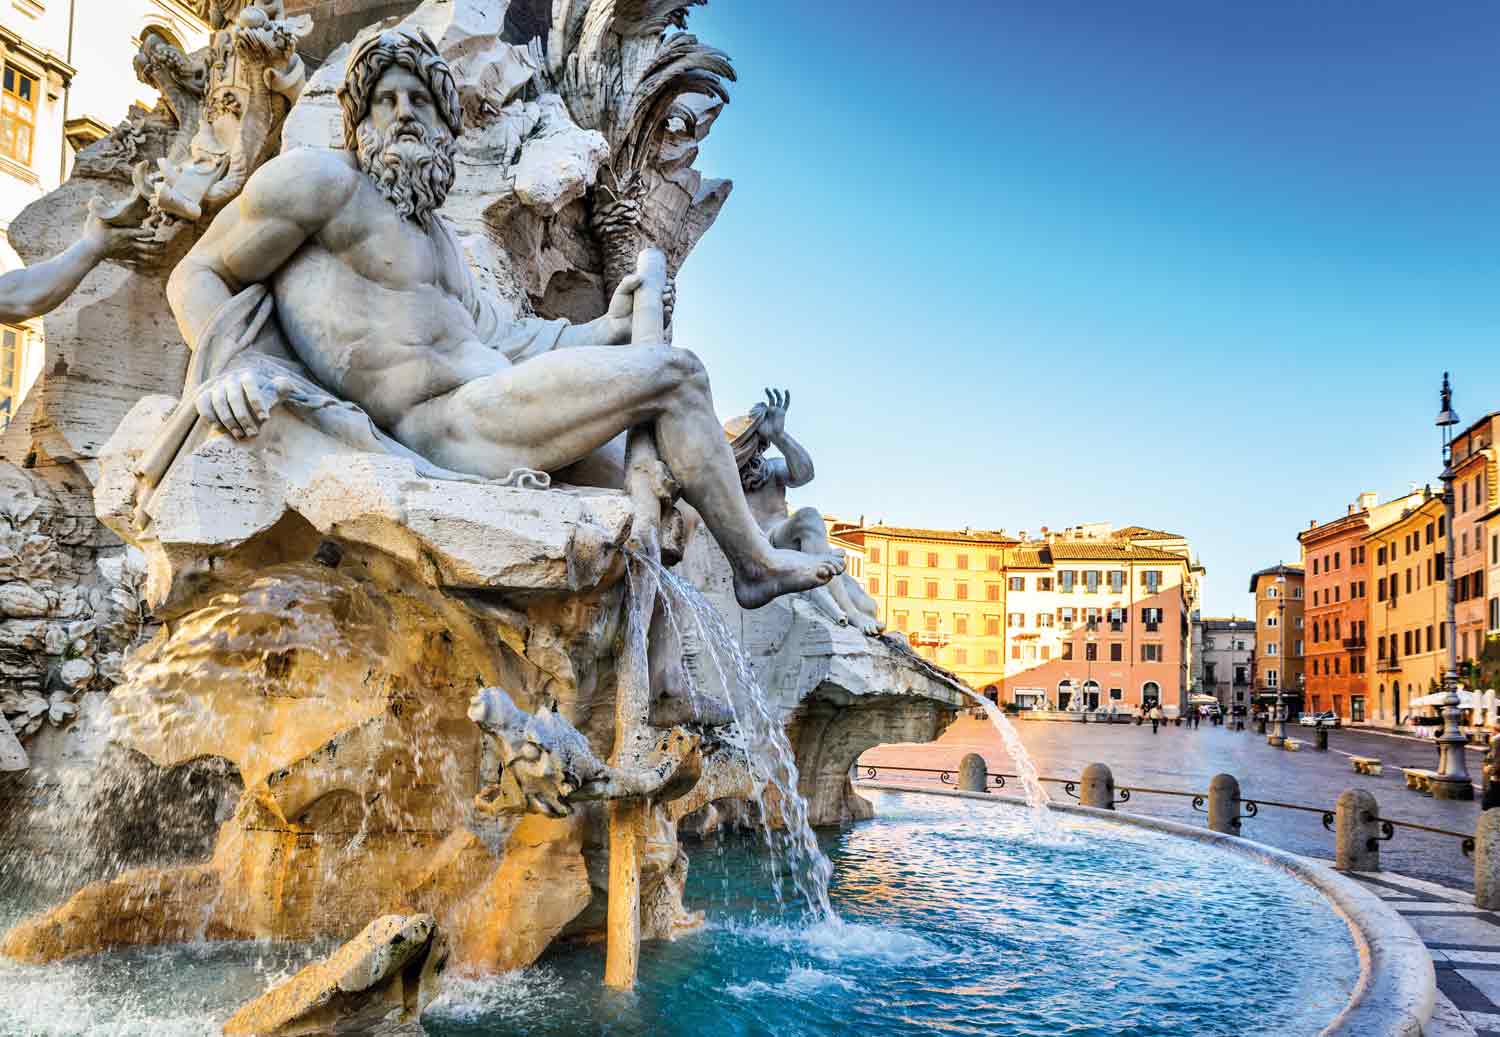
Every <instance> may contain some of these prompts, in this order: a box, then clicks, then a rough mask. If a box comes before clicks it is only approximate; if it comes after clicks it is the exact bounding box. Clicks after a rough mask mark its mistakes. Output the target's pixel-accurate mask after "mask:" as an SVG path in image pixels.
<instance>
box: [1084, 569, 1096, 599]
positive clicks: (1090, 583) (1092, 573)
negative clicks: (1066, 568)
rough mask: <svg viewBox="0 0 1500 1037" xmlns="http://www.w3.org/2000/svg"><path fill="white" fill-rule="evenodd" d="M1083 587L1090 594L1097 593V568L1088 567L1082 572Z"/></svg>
mask: <svg viewBox="0 0 1500 1037" xmlns="http://www.w3.org/2000/svg"><path fill="white" fill-rule="evenodd" d="M1083 589H1084V590H1085V591H1087V592H1088V593H1090V594H1098V593H1099V570H1098V569H1090V570H1089V571H1088V572H1086V573H1084V574H1083Z"/></svg>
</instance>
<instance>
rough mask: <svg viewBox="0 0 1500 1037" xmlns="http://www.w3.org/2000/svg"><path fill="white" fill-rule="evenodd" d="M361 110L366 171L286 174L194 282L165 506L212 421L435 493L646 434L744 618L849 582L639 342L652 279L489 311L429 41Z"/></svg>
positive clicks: (382, 47) (214, 233)
mask: <svg viewBox="0 0 1500 1037" xmlns="http://www.w3.org/2000/svg"><path fill="white" fill-rule="evenodd" d="M339 102H340V105H341V107H342V110H343V123H344V127H343V128H344V133H343V139H344V144H345V150H341V151H340V150H325V149H318V148H299V149H297V150H294V151H290V152H287V153H286V154H284V155H280V156H278V157H277V158H275V159H272V160H271V161H270V162H267V163H266V164H265V165H264V166H262V167H261V168H260V169H259V170H257V171H256V172H255V174H254V175H253V176H252V177H251V178H250V180H249V182H248V183H247V184H246V185H245V189H244V191H243V192H242V193H241V194H240V196H239V198H237V199H236V200H235V201H234V202H233V203H232V204H230V205H229V206H227V207H226V208H225V209H224V210H223V211H222V212H221V213H220V214H219V215H218V216H217V217H216V218H215V219H214V221H213V223H212V225H211V226H210V227H209V228H208V230H207V231H206V232H205V234H204V235H203V237H202V238H201V239H200V240H199V241H198V243H197V244H196V245H195V246H194V247H193V249H192V251H191V252H189V253H188V255H187V256H186V257H185V258H184V259H183V260H182V262H181V263H179V264H178V266H177V268H176V269H175V270H174V271H173V273H172V277H171V279H170V281H169V283H168V289H167V290H168V298H169V300H170V302H171V304H172V310H173V313H174V314H175V316H176V317H177V322H178V325H179V327H180V328H181V329H182V334H183V337H184V338H185V339H186V340H187V343H188V345H189V347H190V348H192V349H193V350H194V358H193V362H192V366H191V370H190V375H189V384H188V390H187V392H185V394H184V402H183V404H182V405H181V407H180V412H181V415H182V417H181V418H180V420H179V419H178V418H177V417H175V416H174V420H173V422H171V423H169V431H170V430H174V429H175V430H178V431H179V433H180V434H178V435H176V436H175V438H176V442H175V443H173V442H172V441H171V440H172V439H173V438H174V436H171V435H166V436H164V439H163V441H162V443H161V444H160V449H159V450H155V449H154V450H153V451H152V453H151V456H150V457H149V458H148V459H147V461H146V463H145V464H144V466H143V467H144V469H145V478H146V482H147V483H148V486H149V484H150V483H151V480H152V478H153V476H155V477H159V476H160V471H161V470H164V468H165V465H166V464H169V463H170V459H171V457H172V456H173V455H174V454H175V452H176V451H177V450H178V449H180V447H181V445H182V441H183V439H185V438H186V437H187V436H189V435H192V434H195V433H193V432H192V431H190V429H191V423H192V422H194V421H196V422H198V423H199V426H200V428H199V430H198V432H197V433H196V434H199V435H202V434H227V435H230V436H233V437H234V438H236V439H241V440H244V439H249V438H251V437H254V436H256V435H257V434H258V433H259V432H260V429H261V426H262V425H263V424H264V423H265V422H266V421H267V420H268V418H269V417H270V414H271V411H272V410H273V408H275V407H277V406H278V405H280V404H284V403H285V404H290V405H292V406H293V407H294V408H295V409H297V410H298V412H299V414H300V416H302V417H303V418H304V419H308V420H312V421H314V422H315V423H319V424H321V425H322V426H323V427H324V428H325V429H329V430H331V431H332V432H333V433H334V434H336V435H339V436H340V437H341V438H343V439H344V440H345V441H354V442H358V443H362V444H369V445H370V447H371V448H372V449H384V450H388V451H392V452H397V453H403V454H405V455H407V456H410V457H412V458H414V459H417V460H418V461H420V462H421V464H422V465H425V466H426V467H425V468H422V469H421V470H423V471H425V472H427V473H428V474H447V475H449V476H451V477H458V478H471V479H484V480H506V479H509V480H511V481H515V479H516V478H517V473H532V474H534V476H535V479H536V482H537V483H539V484H544V483H545V480H546V473H556V472H558V471H559V470H562V469H566V468H568V467H570V466H575V465H579V464H580V463H581V462H586V461H589V460H590V459H591V458H593V457H594V456H595V455H596V454H598V453H599V452H600V451H602V450H605V449H606V448H608V447H609V445H610V444H611V443H612V441H614V440H615V439H616V437H617V436H619V435H620V434H621V433H622V432H624V431H626V430H627V429H629V428H632V427H634V426H637V425H644V426H646V427H648V428H650V429H651V430H653V431H654V433H655V437H656V444H657V449H658V451H659V453H660V456H661V459H662V461H663V462H664V463H665V464H666V465H667V467H668V468H669V469H670V470H671V472H672V475H673V476H674V477H675V479H676V481H677V483H678V484H680V485H681V487H682V494H683V497H684V498H685V499H686V500H687V501H688V503H690V504H692V505H693V506H694V507H695V508H696V509H697V510H698V512H699V513H700V514H701V515H702V517H703V521H704V523H705V525H707V527H708V529H709V531H710V532H711V533H713V535H714V537H715V539H716V540H717V541H718V542H719V544H720V546H721V547H722V548H723V549H724V553H725V554H726V556H727V557H728V559H729V563H730V566H731V568H732V569H733V572H734V583H735V593H736V596H737V598H738V599H739V601H740V603H741V604H742V605H744V606H745V607H747V608H756V607H759V606H761V605H764V604H765V603H766V602H768V601H770V600H771V599H772V598H774V597H777V596H778V595H781V594H787V593H792V592H796V591H803V590H808V589H810V588H813V587H818V586H822V585H823V584H826V583H827V582H828V581H829V580H830V579H832V578H833V577H834V576H836V575H838V574H839V573H840V572H842V570H843V560H842V558H841V557H840V556H838V555H837V554H834V553H832V552H827V551H823V552H818V553H809V552H804V551H799V550H796V549H792V548H786V547H776V546H773V545H772V544H771V542H770V541H769V540H768V539H767V537H766V535H765V533H764V532H762V530H761V528H760V526H759V525H758V524H757V522H756V519H755V516H754V515H753V514H752V513H751V510H750V507H749V505H748V504H747V503H746V501H745V495H744V493H743V492H742V491H741V489H740V479H739V472H738V470H737V468H736V465H735V460H734V455H733V454H732V453H731V451H730V449H729V445H728V443H727V442H725V439H724V434H723V431H722V429H721V427H720V425H719V422H718V419H717V418H716V417H715V415H714V406H713V397H712V395H711V393H710V390H709V384H708V376H707V374H706V373H705V372H704V369H703V365H702V364H701V363H700V362H699V361H698V358H697V357H696V356H695V355H694V354H692V353H690V352H688V351H687V350H685V349H679V348H675V347H673V346H668V345H662V344H649V345H646V344H642V345H632V344H630V343H629V338H630V325H631V314H632V312H633V310H634V305H635V298H634V294H635V292H636V290H637V289H638V288H639V287H640V286H641V280H640V278H635V277H632V278H627V279H626V280H625V281H624V282H622V283H621V285H620V287H619V288H618V289H617V290H616V292H615V294H614V297H613V298H612V299H611V301H610V304H609V308H608V310H607V312H606V313H605V314H604V315H603V316H601V317H599V318H598V319H597V320H593V321H590V322H588V323H586V324H578V325H572V324H569V323H567V322H566V321H561V320H543V319H540V318H537V317H523V318H521V319H512V318H511V317H510V316H509V315H508V314H507V313H506V311H505V309H504V308H503V307H502V306H500V305H498V304H497V303H496V301H495V300H492V299H490V298H489V297H487V296H486V295H485V294H484V292H483V291H481V290H480V288H479V286H478V284H477V282H476V280H475V278H474V276H473V274H472V272H471V271H470V270H469V269H468V267H467V265H466V264H465V262H464V260H463V257H462V253H461V251H460V249H459V247H458V244H457V241H456V239H455V237H454V235H453V231H452V229H451V228H450V227H449V226H448V224H447V222H446V221H445V220H444V219H443V218H442V216H441V214H440V210H441V208H442V204H443V202H444V200H445V199H446V198H447V195H448V191H449V190H450V189H451V187H452V186H453V178H454V154H455V151H456V148H457V142H458V138H459V137H460V136H461V134H462V132H463V114H462V108H461V107H460V104H459V98H458V91H457V89H456V86H455V84H454V80H453V74H452V72H451V71H450V69H449V67H448V64H447V62H445V61H444V60H443V57H442V55H441V54H440V53H439V52H438V49H437V47H436V46H435V45H434V44H433V42H432V41H431V40H430V39H429V38H428V37H427V36H426V34H425V33H423V32H421V31H420V30H413V29H405V28H396V29H387V30H384V31H381V32H377V33H375V34H373V35H371V36H370V37H368V38H367V39H365V40H364V41H362V42H361V43H360V44H359V45H358V46H356V48H355V49H354V52H353V54H352V55H351V57H350V59H349V65H348V69H347V71H346V74H345V80H344V83H343V85H342V87H341V88H340V90H339ZM182 424H188V426H189V430H188V431H181V430H180V426H181V425H182ZM420 467H421V466H420V465H419V468H420ZM600 467H601V468H604V467H606V466H600Z"/></svg>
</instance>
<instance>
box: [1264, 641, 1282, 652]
mask: <svg viewBox="0 0 1500 1037" xmlns="http://www.w3.org/2000/svg"><path fill="white" fill-rule="evenodd" d="M1280 651H1281V646H1280V645H1278V644H1277V643H1276V642H1275V641H1267V642H1266V651H1265V654H1266V655H1277V654H1279V653H1280Z"/></svg>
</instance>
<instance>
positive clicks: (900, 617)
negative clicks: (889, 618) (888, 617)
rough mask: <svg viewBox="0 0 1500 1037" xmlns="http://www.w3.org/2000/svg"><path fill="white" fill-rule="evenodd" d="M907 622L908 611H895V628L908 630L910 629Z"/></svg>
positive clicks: (908, 619)
mask: <svg viewBox="0 0 1500 1037" xmlns="http://www.w3.org/2000/svg"><path fill="white" fill-rule="evenodd" d="M909 622H910V618H909V613H906V612H897V613H896V629H897V630H909V629H910V627H909V626H908V623H909Z"/></svg>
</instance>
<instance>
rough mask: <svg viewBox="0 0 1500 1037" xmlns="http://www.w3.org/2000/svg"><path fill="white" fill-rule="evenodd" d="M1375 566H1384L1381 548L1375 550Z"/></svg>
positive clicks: (1383, 554)
mask: <svg viewBox="0 0 1500 1037" xmlns="http://www.w3.org/2000/svg"><path fill="white" fill-rule="evenodd" d="M1375 564H1376V565H1384V564H1385V548H1383V547H1377V548H1376V549H1375Z"/></svg>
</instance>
